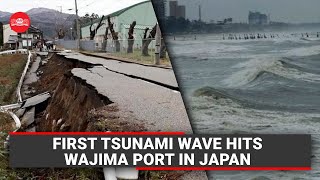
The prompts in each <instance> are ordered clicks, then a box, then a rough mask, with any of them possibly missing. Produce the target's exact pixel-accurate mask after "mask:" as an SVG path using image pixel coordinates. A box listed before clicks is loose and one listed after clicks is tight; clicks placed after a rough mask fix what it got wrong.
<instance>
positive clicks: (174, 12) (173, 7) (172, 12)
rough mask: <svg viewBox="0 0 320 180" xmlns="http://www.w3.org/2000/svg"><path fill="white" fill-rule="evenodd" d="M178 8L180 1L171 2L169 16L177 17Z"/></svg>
mask: <svg viewBox="0 0 320 180" xmlns="http://www.w3.org/2000/svg"><path fill="white" fill-rule="evenodd" d="M177 6H178V1H170V2H169V10H170V14H169V16H171V17H176V16H177Z"/></svg>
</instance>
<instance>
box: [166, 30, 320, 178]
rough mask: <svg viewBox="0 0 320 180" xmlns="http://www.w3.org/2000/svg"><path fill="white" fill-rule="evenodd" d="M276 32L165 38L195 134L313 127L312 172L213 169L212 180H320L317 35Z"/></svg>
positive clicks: (308, 131) (306, 130)
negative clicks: (252, 35)
mask: <svg viewBox="0 0 320 180" xmlns="http://www.w3.org/2000/svg"><path fill="white" fill-rule="evenodd" d="M310 33H311V34H310ZM277 34H278V35H279V37H278V36H277V37H275V38H272V39H271V38H270V36H269V35H267V36H268V38H267V39H255V40H244V39H241V40H223V39H222V34H213V35H197V36H196V38H195V36H194V35H186V36H185V37H183V36H180V37H176V40H173V37H168V38H167V42H166V43H167V45H168V49H169V53H170V55H171V59H172V64H173V66H174V69H175V72H176V76H177V77H178V79H179V86H180V88H181V90H182V92H183V95H184V99H185V102H186V106H187V109H188V111H189V114H190V116H191V117H190V118H191V119H190V120H191V124H192V126H193V129H194V131H195V133H199V134H200V133H208V134H222V133H227V134H229V133H265V134H270V133H273V134H297V133H299V134H301V133H306V134H312V140H313V149H312V154H313V157H312V168H313V170H312V171H300V172H299V171H297V172H292V171H291V172H290V171H228V172H224V171H219V172H218V171H217V172H209V173H208V174H209V177H210V179H212V180H269V179H272V180H273V179H275V180H301V179H306V180H310V179H315V180H317V179H319V180H320V135H317V134H320V38H317V37H316V32H309V37H308V38H307V37H305V36H304V37H302V36H301V32H297V33H293V32H287V33H284V32H281V33H277ZM239 35H240V34H239ZM275 148H276V147H275Z"/></svg>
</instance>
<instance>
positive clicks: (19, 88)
mask: <svg viewBox="0 0 320 180" xmlns="http://www.w3.org/2000/svg"><path fill="white" fill-rule="evenodd" d="M28 53H29V55H28V60H27V63H26V66H25V67H24V70H23V72H22V75H21V78H20V81H19V84H18V87H17V97H18V102H22V97H21V87H22V84H23V80H24V78H25V76H26V74H27V71H28V68H29V65H30V61H31V56H32V54H31V53H30V51H28Z"/></svg>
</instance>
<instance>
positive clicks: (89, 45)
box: [80, 40, 98, 51]
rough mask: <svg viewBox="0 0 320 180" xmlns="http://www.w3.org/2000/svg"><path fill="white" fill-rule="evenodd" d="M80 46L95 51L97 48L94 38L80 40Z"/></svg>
mask: <svg viewBox="0 0 320 180" xmlns="http://www.w3.org/2000/svg"><path fill="white" fill-rule="evenodd" d="M80 48H81V49H82V50H86V51H96V50H98V49H97V47H96V42H95V41H94V40H90V41H80Z"/></svg>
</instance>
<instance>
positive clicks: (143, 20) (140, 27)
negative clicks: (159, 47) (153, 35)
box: [81, 0, 157, 49]
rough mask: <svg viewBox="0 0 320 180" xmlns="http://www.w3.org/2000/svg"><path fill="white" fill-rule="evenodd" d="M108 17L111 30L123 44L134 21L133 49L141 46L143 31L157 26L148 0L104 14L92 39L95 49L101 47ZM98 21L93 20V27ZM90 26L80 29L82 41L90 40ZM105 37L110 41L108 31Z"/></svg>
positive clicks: (110, 36)
mask: <svg viewBox="0 0 320 180" xmlns="http://www.w3.org/2000/svg"><path fill="white" fill-rule="evenodd" d="M108 16H110V20H111V23H113V24H114V26H113V28H114V30H115V32H117V33H118V36H119V39H120V40H122V42H125V40H127V38H128V31H129V28H130V24H131V23H132V22H133V21H136V23H137V24H136V26H135V28H134V34H133V36H134V39H136V41H135V47H137V46H138V48H140V47H141V46H142V41H141V39H142V38H143V35H144V31H145V29H146V28H149V29H150V30H151V29H152V28H153V27H154V26H155V25H156V24H157V17H156V14H155V11H154V9H153V5H152V3H151V1H149V0H146V1H143V2H140V3H137V4H134V5H132V6H129V7H126V8H124V9H121V10H119V11H116V12H113V13H111V14H105V16H104V19H103V20H102V23H103V25H102V26H101V27H100V28H99V29H98V30H97V32H96V35H95V37H94V40H95V42H96V48H98V49H99V48H101V47H102V43H103V42H104V35H105V31H106V28H107V27H108V26H109V25H108V20H107V17H108ZM99 21H100V19H95V20H93V27H96V26H97V25H98V23H99ZM90 25H91V23H90V22H89V23H87V24H84V25H82V27H81V34H82V39H84V40H89V39H90ZM107 36H108V39H109V40H111V39H112V35H111V33H110V31H108V35H107ZM139 39H140V40H139ZM125 45H126V43H124V44H123V46H125Z"/></svg>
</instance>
